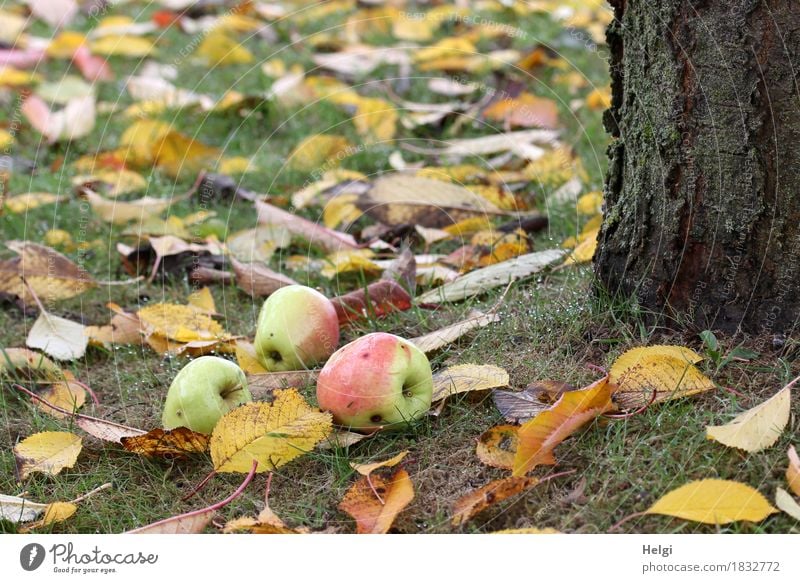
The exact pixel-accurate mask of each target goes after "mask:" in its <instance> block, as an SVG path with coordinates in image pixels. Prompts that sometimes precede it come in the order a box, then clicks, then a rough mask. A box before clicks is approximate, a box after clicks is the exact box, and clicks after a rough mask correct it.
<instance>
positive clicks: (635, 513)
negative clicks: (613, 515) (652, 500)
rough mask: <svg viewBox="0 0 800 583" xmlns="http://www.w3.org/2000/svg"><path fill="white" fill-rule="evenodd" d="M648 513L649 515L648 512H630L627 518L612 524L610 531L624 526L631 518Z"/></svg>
mask: <svg viewBox="0 0 800 583" xmlns="http://www.w3.org/2000/svg"><path fill="white" fill-rule="evenodd" d="M646 515H647V512H634V513H633V514H629V515H628V516H626V517H625V518H623V519H622V520H620V521H619V522H617V523H616V524H614V525H612V526H611V528H609V529H608V532H611V531H613V530H617V529H618V528H619V527H620V526H622V525H623V524H625V523H626V522H628V521H629V520H633V519H634V518H640V517H642V516H646Z"/></svg>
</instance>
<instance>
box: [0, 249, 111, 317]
mask: <svg viewBox="0 0 800 583" xmlns="http://www.w3.org/2000/svg"><path fill="white" fill-rule="evenodd" d="M6 246H7V247H8V248H9V249H11V250H12V251H14V252H15V253H17V255H18V257H14V258H13V259H9V260H7V261H0V292H2V293H7V294H9V295H14V296H19V297H20V298H22V300H23V301H25V302H26V303H30V302H33V296H31V294H30V292H29V291H28V290H27V289H26V287H25V285H24V284H23V283H22V279H21V278H22V277H24V278H25V281H27V282H28V285H30V286H31V288H33V290H34V291H35V292H36V295H37V296H39V299H40V300H42V302H44V303H47V302H50V301H55V300H65V299H68V298H72V297H75V296H77V295H80V294H82V293H83V292H85V291H86V290H88V289H91V288H93V287H95V286H96V285H97V284H96V283H95V281H94V279H92V277H91V276H90V275H89V274H88V273H87V272H86V271H85V270H84V269H83V268H82V267H78V266H77V265H75V264H74V263H73V262H72V261H70V260H69V259H67V258H66V257H64V256H63V255H62V254H61V253H59V252H58V251H54V250H53V249H50V248H49V247H45V246H44V245H39V244H38V243H31V242H29V241H6Z"/></svg>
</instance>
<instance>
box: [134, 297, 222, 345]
mask: <svg viewBox="0 0 800 583" xmlns="http://www.w3.org/2000/svg"><path fill="white" fill-rule="evenodd" d="M138 315H139V320H140V321H141V323H142V327H143V329H144V330H145V332H146V333H147V334H148V335H157V336H163V337H164V338H167V339H170V340H175V341H177V342H191V341H193V340H209V341H221V340H228V339H230V338H231V337H230V335H229V334H228V333H227V332H225V330H223V329H222V326H220V325H219V323H217V322H216V321H214V320H213V319H212V318H211V317H210V316H209V315H207V314H203V313H200V312H198V311H197V310H195V309H193V308H192V307H191V306H184V305H181V304H152V305H150V306H146V307H144V308H142V309H140V310H139V312H138Z"/></svg>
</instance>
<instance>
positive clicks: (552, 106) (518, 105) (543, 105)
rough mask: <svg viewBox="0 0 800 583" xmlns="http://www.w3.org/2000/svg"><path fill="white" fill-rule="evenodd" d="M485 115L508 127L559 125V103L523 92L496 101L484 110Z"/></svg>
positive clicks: (552, 126) (550, 126)
mask: <svg viewBox="0 0 800 583" xmlns="http://www.w3.org/2000/svg"><path fill="white" fill-rule="evenodd" d="M483 117H484V118H486V119H490V120H494V121H497V122H500V123H502V124H504V125H505V126H506V127H507V128H514V127H523V128H545V129H551V130H552V129H556V128H557V127H558V125H559V124H558V104H556V102H555V101H553V100H552V99H547V98H545V97H537V96H536V95H532V94H530V93H522V94H520V95H518V96H517V97H510V98H506V99H501V100H498V101H495V102H494V103H493V104H492V105H490V106H489V107H487V108H486V109H485V110H484V111H483Z"/></svg>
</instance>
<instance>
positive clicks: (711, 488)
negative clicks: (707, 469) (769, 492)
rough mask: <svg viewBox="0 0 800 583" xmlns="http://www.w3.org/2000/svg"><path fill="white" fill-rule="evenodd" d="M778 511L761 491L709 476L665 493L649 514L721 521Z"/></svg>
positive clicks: (753, 519) (759, 517)
mask: <svg viewBox="0 0 800 583" xmlns="http://www.w3.org/2000/svg"><path fill="white" fill-rule="evenodd" d="M776 512H777V509H775V508H773V507H772V506H771V505H770V503H769V502H768V501H767V499H766V498H764V496H762V495H761V493H759V492H758V491H757V490H754V489H753V488H751V487H750V486H748V485H746V484H742V483H740V482H733V481H730V480H718V479H707V480H699V481H696V482H689V483H688V484H686V485H684V486H681V487H680V488H677V489H676V490H673V491H672V492H669V493H667V494H665V495H664V496H662V497H661V498H659V499H658V500H657V501H656V503H655V504H653V505H652V506H651V507H650V508H648V509H647V510H646V511H645V514H664V515H667V516H674V517H676V518H682V519H684V520H692V521H694V522H703V523H705V524H717V525H720V524H728V523H730V522H737V521H739V520H748V521H750V522H760V521H762V520H764V519H765V518H766V517H767V516H769V515H770V514H774V513H776Z"/></svg>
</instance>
